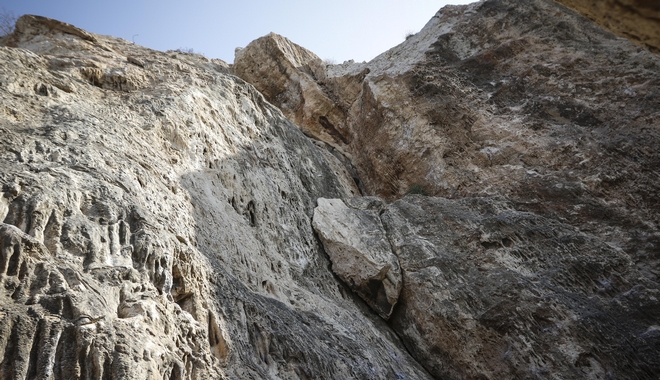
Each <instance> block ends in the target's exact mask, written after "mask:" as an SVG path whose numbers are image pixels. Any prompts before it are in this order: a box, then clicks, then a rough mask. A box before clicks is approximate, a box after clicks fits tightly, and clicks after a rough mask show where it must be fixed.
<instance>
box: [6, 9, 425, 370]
mask: <svg viewBox="0 0 660 380" xmlns="http://www.w3.org/2000/svg"><path fill="white" fill-rule="evenodd" d="M6 42H7V43H8V44H9V45H11V46H12V47H0V61H1V62H2V65H0V99H2V101H1V106H0V107H1V109H0V131H1V132H0V156H1V159H0V182H1V183H2V196H1V197H0V221H2V224H0V284H1V285H2V286H1V287H0V289H1V290H0V378H2V379H78V378H82V379H209V378H214V379H215V378H232V379H265V378H272V379H277V378H280V379H322V378H326V379H339V378H345V379H348V378H381V379H392V378H411V379H426V378H428V375H427V373H426V372H425V370H424V369H422V367H421V366H420V365H418V364H417V363H416V362H415V361H414V360H412V359H411V357H410V356H409V354H408V353H407V351H406V350H405V349H404V348H403V346H402V345H401V343H400V342H399V340H398V338H397V337H396V335H395V334H394V333H393V332H392V331H391V330H390V329H389V327H388V326H387V325H385V324H384V323H383V321H382V320H381V319H380V318H379V317H378V316H377V315H376V314H375V313H373V312H371V311H370V310H369V308H368V307H367V306H366V305H364V303H362V301H360V300H359V298H357V297H355V296H353V294H352V292H351V291H350V290H349V289H348V288H347V287H345V286H344V285H342V283H340V282H338V281H337V280H336V279H335V277H334V275H333V274H332V272H331V271H330V270H329V264H330V263H329V261H328V259H327V257H326V256H325V254H324V252H323V250H322V248H321V246H320V244H319V242H318V240H317V239H316V238H315V236H314V234H313V232H312V225H311V217H312V213H313V209H314V207H315V206H316V199H317V198H318V197H321V196H322V197H328V198H332V197H345V196H349V195H351V194H353V193H355V192H356V191H357V190H356V189H355V185H354V184H353V180H352V178H351V176H350V175H348V174H347V173H345V172H343V171H342V170H343V169H342V168H343V166H342V165H340V163H339V162H338V161H337V160H336V158H334V156H332V155H331V154H327V153H326V151H325V150H320V149H319V148H318V147H317V146H316V145H314V143H312V142H311V141H310V140H309V139H308V138H306V137H305V136H304V135H303V134H302V133H300V131H299V130H298V129H297V128H296V127H295V126H294V125H292V124H291V123H290V122H289V121H288V120H287V119H285V118H284V117H283V116H282V113H281V112H280V111H279V110H278V109H276V108H275V107H273V106H272V105H270V104H268V103H267V102H266V101H265V100H264V98H263V96H262V95H261V94H260V93H258V92H257V91H256V90H255V89H254V88H253V87H252V86H250V85H248V84H246V83H245V82H243V81H242V80H240V79H238V78H236V77H234V76H231V75H228V74H227V73H228V70H227V65H226V64H224V63H223V62H220V61H214V60H209V59H206V58H204V57H202V56H199V55H194V54H182V53H177V52H170V53H163V52H157V51H153V50H149V49H146V48H143V47H140V46H137V45H134V44H131V43H129V42H127V41H124V40H121V39H116V38H112V37H106V36H99V35H93V34H90V33H87V32H84V31H82V30H80V29H77V28H75V27H74V26H71V25H68V24H64V23H60V22H58V21H55V20H50V19H46V18H42V17H34V16H24V17H22V18H21V19H20V20H19V21H18V23H17V26H16V32H15V33H14V34H13V35H11V36H9V37H8V41H6Z"/></svg>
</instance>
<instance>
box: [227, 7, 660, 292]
mask: <svg viewBox="0 0 660 380" xmlns="http://www.w3.org/2000/svg"><path fill="white" fill-rule="evenodd" d="M260 41H261V40H257V41H255V42H253V44H251V45H249V46H247V47H246V48H245V49H244V50H243V51H245V52H246V53H243V54H247V52H249V51H254V52H255V54H257V51H263V49H261V50H260V47H259V46H260V45H261V44H262V42H260ZM268 52H269V51H266V53H264V54H263V55H262V56H261V58H262V60H263V61H264V62H277V59H276V57H275V56H274V55H273V54H272V53H268ZM268 54H270V55H268ZM241 60H242V56H241V55H237V57H236V66H239V65H240V63H241ZM252 62H253V63H251V64H252V65H256V67H257V68H255V72H256V71H257V70H258V67H259V66H260V63H259V62H261V61H260V60H259V59H254V60H253V61H252ZM272 65H274V63H273V64H272ZM290 70H293V69H292V68H291V67H290ZM365 73H366V74H365ZM238 74H239V75H241V76H242V77H243V78H244V79H246V80H247V81H248V82H251V83H254V84H255V86H256V87H257V88H258V89H261V82H259V81H257V80H256V79H253V78H252V77H251V76H250V75H249V73H248V74H245V75H244V74H243V72H238ZM315 75H316V77H314V76H312V75H310V74H308V73H306V72H305V70H303V69H298V70H296V71H293V72H291V71H287V72H286V73H279V72H276V71H274V70H273V71H272V77H274V79H276V81H287V83H298V82H299V81H300V80H301V79H298V78H305V83H309V81H315V82H316V83H317V85H318V87H319V88H320V89H321V90H322V92H323V96H324V97H325V98H327V99H331V100H334V101H335V107H336V108H337V109H339V110H348V111H346V112H345V113H346V115H347V116H346V120H345V123H344V124H342V125H346V127H347V132H348V133H347V134H345V135H343V136H344V139H345V140H346V143H343V142H341V141H339V140H336V141H335V143H336V145H337V146H338V149H340V150H342V151H343V152H344V154H345V155H346V157H350V160H351V162H352V164H353V165H354V166H355V168H356V172H357V174H358V177H359V180H360V183H361V185H362V186H363V189H364V190H365V195H378V196H381V197H384V198H385V199H388V200H393V199H397V198H399V197H401V196H403V195H404V194H406V193H409V192H413V193H423V194H428V195H436V196H443V197H448V198H460V197H474V196H493V195H502V196H505V197H508V198H509V199H511V200H512V201H513V202H515V203H516V205H517V207H518V208H519V209H521V210H525V211H532V212H536V213H539V214H541V215H544V216H549V217H559V218H563V219H564V220H566V221H567V222H568V223H569V224H572V225H575V226H579V227H580V228H581V229H583V230H585V231H588V232H591V233H595V234H597V235H599V236H601V237H602V238H603V239H605V240H606V241H608V242H610V243H612V244H614V245H616V246H618V247H621V248H623V249H624V250H626V251H627V252H628V253H630V254H631V255H633V256H634V257H635V260H636V261H640V263H641V262H644V264H640V267H642V268H644V267H646V268H648V270H647V271H646V275H647V276H649V277H650V278H653V279H654V280H657V279H658V277H657V276H658V274H660V271H659V269H660V268H659V267H658V264H660V261H658V256H657V253H656V250H657V248H656V247H657V246H658V244H659V242H660V240H658V239H659V238H660V231H659V229H660V225H659V224H658V220H660V207H658V203H657V201H656V200H657V199H660V192H659V191H658V186H657V184H658V178H660V174H659V173H658V169H657V168H658V167H660V152H659V151H658V148H657V147H658V146H660V132H659V128H660V125H659V122H658V120H660V100H659V99H660V57H659V56H657V55H655V54H652V53H650V52H648V51H647V50H645V49H642V48H640V47H638V46H636V45H634V44H632V43H631V42H630V41H627V40H625V39H622V38H618V37H615V36H614V35H612V34H611V33H610V32H607V31H605V30H603V29H601V28H600V27H598V26H597V25H595V24H593V23H592V22H590V21H589V20H587V19H585V18H583V17H581V16H579V15H577V14H575V13H574V12H572V11H569V10H567V9H566V8H565V7H563V6H561V5H559V4H556V3H554V2H552V1H549V0H533V1H522V0H489V1H483V2H479V3H475V4H471V5H466V6H448V7H445V8H443V9H442V10H441V11H440V12H438V13H437V14H436V15H435V16H434V17H433V18H432V19H431V21H430V22H429V23H428V24H427V25H426V26H425V27H424V29H422V30H421V31H420V32H419V33H417V34H415V35H413V36H411V37H410V38H408V39H407V40H406V41H405V42H403V43H402V44H400V45H399V46H396V47H394V48H392V49H390V50H389V51H387V52H385V53H383V54H381V55H380V56H378V57H376V58H375V59H374V60H372V61H371V62H368V63H351V62H346V63H344V64H341V65H326V67H325V74H315ZM361 75H363V78H362V79H360V80H361V81H360V82H359V83H357V84H350V85H348V84H347V85H343V86H334V85H333V83H337V82H338V81H341V80H347V83H354V82H355V80H357V79H356V78H358V79H359V78H360V76H361ZM323 76H325V79H318V78H321V77H323ZM272 77H271V78H272ZM259 78H261V77H259ZM315 78H317V79H315ZM349 78H350V80H349ZM292 86H293V85H292ZM337 88H343V89H347V90H346V91H348V92H350V93H351V95H343V93H342V92H341V91H338V90H336V89H337ZM315 94H318V92H317V93H315ZM281 96H284V97H286V96H288V95H287V94H286V93H284V94H283V95H281ZM315 96H317V95H315ZM267 98H268V97H267ZM268 99H269V100H271V101H273V102H274V103H275V104H277V102H276V100H274V99H271V98H268ZM301 99H304V97H303V98H301ZM301 102H302V103H301V104H304V103H305V101H304V100H301ZM328 120H330V118H329V117H328ZM333 124H337V125H340V124H341V123H339V122H336V123H334V122H333ZM317 127H318V128H323V125H322V124H320V123H319V124H318V125H317ZM645 260H649V262H646V261H645Z"/></svg>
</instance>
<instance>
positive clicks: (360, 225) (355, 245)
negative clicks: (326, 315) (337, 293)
mask: <svg viewBox="0 0 660 380" xmlns="http://www.w3.org/2000/svg"><path fill="white" fill-rule="evenodd" d="M347 203H348V206H347V205H346V203H344V202H343V201H342V200H341V199H325V198H319V199H318V207H316V208H315V209H314V217H313V219H312V225H313V226H314V230H315V231H316V233H317V234H318V236H319V238H320V239H321V242H323V247H324V248H325V251H326V252H327V253H328V256H330V260H331V261H332V271H333V272H334V273H335V274H336V275H337V276H339V278H341V279H342V280H343V281H344V282H346V283H347V284H348V285H349V286H350V288H351V289H352V290H353V291H355V292H356V293H357V294H358V295H360V297H362V299H364V300H365V301H366V302H367V304H368V305H369V306H371V308H373V309H374V310H375V311H376V312H377V313H378V314H379V315H380V316H381V317H383V318H384V319H388V318H389V317H390V314H391V313H392V309H393V308H394V305H396V302H397V299H398V298H399V292H400V291H401V270H400V268H399V261H398V260H397V258H396V256H395V255H394V254H393V253H392V248H391V247H390V243H389V241H388V240H387V236H386V235H385V229H384V228H383V225H382V223H381V221H380V218H379V216H378V213H379V211H380V209H381V208H382V207H383V203H382V201H381V200H380V199H378V198H375V197H365V198H353V199H349V200H347ZM349 206H350V207H349Z"/></svg>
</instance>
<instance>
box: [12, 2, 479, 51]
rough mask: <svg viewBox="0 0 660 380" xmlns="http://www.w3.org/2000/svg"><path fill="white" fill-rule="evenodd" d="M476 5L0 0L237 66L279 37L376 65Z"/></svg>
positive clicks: (20, 8) (14, 7) (89, 27)
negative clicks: (449, 8) (451, 14)
mask: <svg viewBox="0 0 660 380" xmlns="http://www.w3.org/2000/svg"><path fill="white" fill-rule="evenodd" d="M470 2H473V0H407V1H403V0H379V1H376V0H332V1H327V0H326V1H310V0H308V1H304V0H270V1H267V0H234V1H221V0H217V1H211V0H186V1H174V0H159V1H156V0H117V1H97V0H0V7H3V8H4V9H6V10H7V11H12V12H14V13H15V14H16V15H21V14H26V13H29V14H37V15H41V16H46V17H51V18H55V19H58V20H61V21H65V22H68V23H71V24H73V25H75V26H77V27H80V28H83V29H85V30H88V31H90V32H93V33H98V34H107V35H112V36H115V37H121V38H124V39H126V40H129V41H131V40H134V41H135V43H137V44H140V45H143V46H147V47H150V48H153V49H157V50H169V49H177V48H191V49H193V50H194V51H196V52H200V53H203V54H204V55H206V56H207V57H209V58H220V59H223V60H225V61H227V62H229V63H231V62H232V61H233V60H234V49H235V48H236V47H238V46H240V47H244V46H245V45H247V44H248V43H249V42H250V41H252V40H254V39H256V38H258V37H261V36H263V35H266V34H268V33H270V32H275V33H278V34H281V35H283V36H285V37H288V38H289V39H291V40H292V41H293V42H295V43H297V44H299V45H302V46H304V47H306V48H308V49H310V50H311V51H313V52H314V53H316V54H317V55H318V56H320V57H321V58H322V59H332V60H334V61H336V62H338V63H340V62H343V61H344V60H348V59H355V60H356V61H363V60H370V59H371V58H373V57H375V56H376V55H378V54H380V53H382V52H384V51H385V50H387V49H389V48H391V47H393V46H395V45H397V44H399V43H400V42H402V41H403V40H404V38H405V35H406V33H408V32H417V31H419V30H420V29H421V28H422V27H423V26H424V24H426V22H428V20H430V19H431V17H433V15H434V14H435V12H437V11H438V10H439V9H440V8H442V7H443V6H444V5H445V4H467V3H470Z"/></svg>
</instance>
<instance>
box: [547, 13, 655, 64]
mask: <svg viewBox="0 0 660 380" xmlns="http://www.w3.org/2000/svg"><path fill="white" fill-rule="evenodd" d="M556 1H557V2H558V3H561V4H564V5H565V6H567V7H569V8H571V9H573V10H575V11H577V12H579V13H580V14H582V15H584V16H586V17H588V18H589V19H591V20H593V21H594V22H596V23H597V24H599V25H601V26H603V27H604V28H605V29H608V30H610V31H612V32H614V33H615V34H617V35H619V36H622V37H626V38H628V39H630V40H632V41H634V42H636V43H638V44H640V45H642V46H644V47H646V48H648V49H649V50H651V51H652V52H654V53H660V3H659V2H657V1H655V0H605V1H597V0H556Z"/></svg>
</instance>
